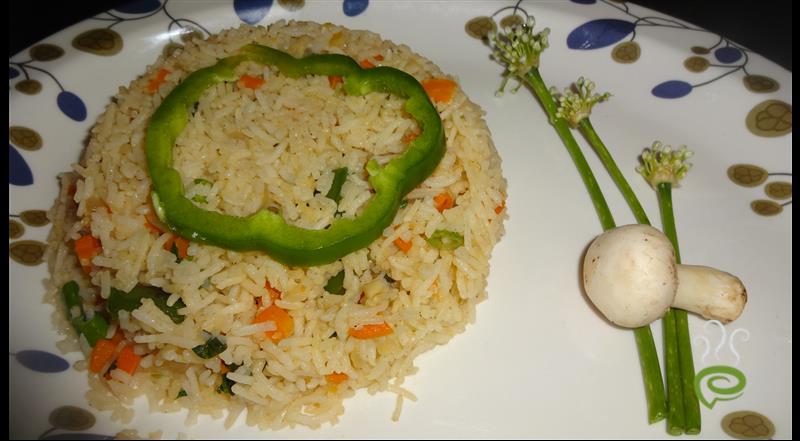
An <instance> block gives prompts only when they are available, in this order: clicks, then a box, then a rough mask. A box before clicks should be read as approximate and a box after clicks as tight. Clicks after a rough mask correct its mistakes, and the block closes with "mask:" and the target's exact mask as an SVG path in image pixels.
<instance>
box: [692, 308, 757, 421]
mask: <svg viewBox="0 0 800 441" xmlns="http://www.w3.org/2000/svg"><path fill="white" fill-rule="evenodd" d="M709 326H712V327H713V326H716V327H718V328H719V330H720V340H719V343H718V344H717V345H716V347H715V348H714V359H715V360H716V362H717V363H720V362H721V359H720V351H721V350H722V349H723V347H725V346H726V342H727V347H728V351H729V353H730V354H731V355H732V356H733V357H734V359H735V361H734V362H733V366H729V365H724V364H716V365H713V366H708V367H706V368H704V369H702V370H700V372H698V373H697V375H695V378H694V389H695V393H696V394H697V399H698V400H700V402H701V403H703V405H704V406H706V407H707V408H709V409H713V408H714V405H715V404H716V403H717V402H718V401H731V400H735V399H737V398H739V397H740V396H742V394H744V388H745V386H746V385H747V378H746V377H745V375H744V373H743V372H742V371H741V370H739V369H738V368H736V367H735V366H738V365H739V361H740V357H739V353H738V352H737V351H736V348H735V341H736V337H737V336H740V335H741V341H748V340H750V332H749V331H747V330H746V329H741V328H739V329H736V330H735V331H733V332H732V333H731V334H730V338H729V337H728V333H727V330H726V329H725V326H724V325H723V324H722V323H720V322H719V321H717V320H709V321H708V322H706V324H705V325H704V330H705V331H706V333H708V331H709ZM695 341H696V342H698V343H703V344H704V346H705V350H704V352H703V358H702V361H703V364H704V365H705V364H706V359H707V358H708V356H709V355H710V353H711V342H710V341H709V339H708V338H707V337H705V336H700V337H697V338H696V339H695Z"/></svg>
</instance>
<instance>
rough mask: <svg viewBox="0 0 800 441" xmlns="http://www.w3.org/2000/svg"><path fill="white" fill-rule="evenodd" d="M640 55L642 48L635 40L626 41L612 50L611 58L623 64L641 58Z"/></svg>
mask: <svg viewBox="0 0 800 441" xmlns="http://www.w3.org/2000/svg"><path fill="white" fill-rule="evenodd" d="M640 55H642V48H641V47H639V43H637V42H635V41H625V42H623V43H620V44H618V45H616V46H614V49H612V50H611V58H612V59H614V61H616V62H617V63H622V64H630V63H633V62H635V61H636V60H638V59H639V56H640Z"/></svg>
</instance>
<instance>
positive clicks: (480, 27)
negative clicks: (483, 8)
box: [464, 17, 497, 39]
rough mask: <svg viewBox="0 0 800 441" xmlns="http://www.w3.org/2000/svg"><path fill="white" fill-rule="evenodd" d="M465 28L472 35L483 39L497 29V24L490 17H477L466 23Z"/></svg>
mask: <svg viewBox="0 0 800 441" xmlns="http://www.w3.org/2000/svg"><path fill="white" fill-rule="evenodd" d="M464 30H465V31H466V32H467V34H468V35H469V36H470V37H473V38H477V39H482V38H486V37H487V36H488V35H489V33H490V32H493V31H495V30H497V24H495V22H494V20H492V19H491V18H490V17H475V18H473V19H472V20H470V21H468V22H467V24H466V25H464Z"/></svg>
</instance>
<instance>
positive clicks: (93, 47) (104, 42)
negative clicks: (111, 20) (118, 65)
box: [72, 29, 122, 56]
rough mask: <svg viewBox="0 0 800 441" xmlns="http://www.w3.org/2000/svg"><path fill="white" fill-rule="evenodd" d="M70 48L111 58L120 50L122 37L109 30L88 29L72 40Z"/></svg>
mask: <svg viewBox="0 0 800 441" xmlns="http://www.w3.org/2000/svg"><path fill="white" fill-rule="evenodd" d="M72 47H74V48H75V49H78V50H79V51H83V52H89V53H90V54H95V55H101V56H111V55H114V54H116V53H118V52H119V51H121V50H122V36H120V35H119V34H118V33H116V32H115V31H113V30H111V29H90V30H88V31H86V32H83V33H81V34H79V35H78V36H77V37H75V38H73V39H72Z"/></svg>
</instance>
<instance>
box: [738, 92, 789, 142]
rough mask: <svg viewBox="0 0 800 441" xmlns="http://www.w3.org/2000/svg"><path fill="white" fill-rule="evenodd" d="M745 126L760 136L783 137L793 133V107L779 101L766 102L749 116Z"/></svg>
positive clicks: (754, 108)
mask: <svg viewBox="0 0 800 441" xmlns="http://www.w3.org/2000/svg"><path fill="white" fill-rule="evenodd" d="M745 124H746V125H747V128H748V129H750V131H751V132H753V133H754V134H756V135H758V136H766V137H774V136H782V135H786V134H787V133H791V131H792V105H791V104H789V103H786V102H783V101H779V100H766V101H763V102H761V103H759V104H757V105H756V106H755V107H753V109H752V110H750V112H749V113H748V114H747V118H746V119H745Z"/></svg>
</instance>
